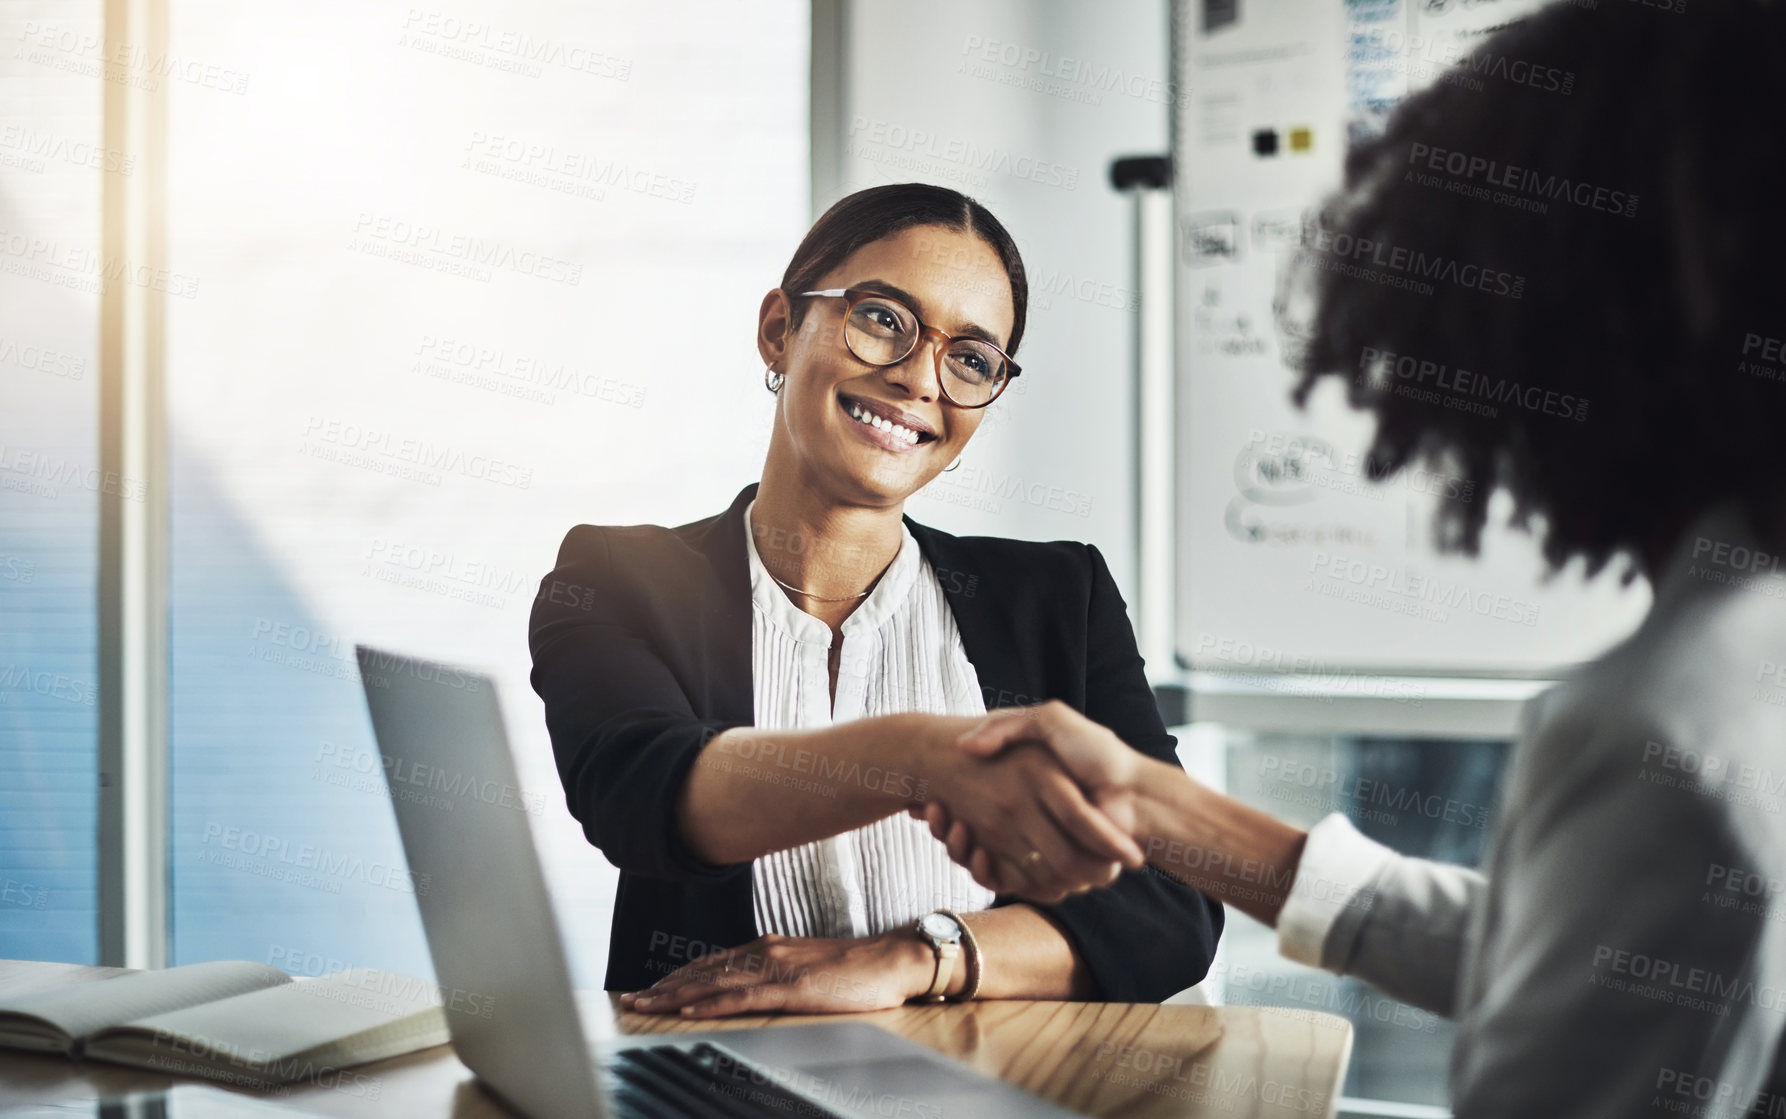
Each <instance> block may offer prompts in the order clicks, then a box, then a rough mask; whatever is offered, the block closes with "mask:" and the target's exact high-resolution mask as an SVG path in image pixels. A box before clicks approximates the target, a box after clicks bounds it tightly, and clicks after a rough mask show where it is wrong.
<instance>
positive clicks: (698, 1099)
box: [607, 1042, 845, 1119]
mask: <svg viewBox="0 0 1786 1119" xmlns="http://www.w3.org/2000/svg"><path fill="white" fill-rule="evenodd" d="M607 1056H608V1062H607V1072H608V1087H609V1090H610V1092H611V1095H610V1097H609V1098H610V1099H612V1100H613V1102H614V1104H615V1107H616V1110H617V1111H618V1112H619V1114H620V1115H622V1116H624V1117H625V1119H691V1117H699V1119H707V1117H708V1116H720V1117H722V1119H791V1117H806V1119H845V1117H844V1116H842V1115H841V1114H839V1113H838V1112H835V1111H832V1110H831V1109H830V1108H827V1107H824V1106H822V1105H820V1104H817V1103H814V1102H813V1101H811V1100H809V1099H807V1098H806V1097H805V1096H802V1095H799V1094H798V1093H795V1092H792V1091H789V1090H788V1089H787V1088H784V1087H782V1086H781V1085H780V1084H778V1083H776V1080H775V1077H773V1076H771V1075H770V1074H769V1073H767V1072H765V1071H764V1070H762V1069H761V1068H759V1067H757V1066H755V1065H752V1064H750V1063H749V1062H747V1061H745V1060H744V1059H742V1058H741V1057H739V1056H737V1055H736V1054H733V1053H728V1052H726V1051H725V1050H723V1049H720V1048H719V1047H718V1046H715V1045H710V1044H708V1043H706V1042H699V1043H697V1044H695V1045H692V1046H689V1047H688V1048H682V1047H680V1046H676V1045H652V1046H641V1047H638V1048H634V1049H617V1050H611V1051H610V1052H609V1053H608V1055H607Z"/></svg>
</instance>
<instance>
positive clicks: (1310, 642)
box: [1173, 0, 1649, 677]
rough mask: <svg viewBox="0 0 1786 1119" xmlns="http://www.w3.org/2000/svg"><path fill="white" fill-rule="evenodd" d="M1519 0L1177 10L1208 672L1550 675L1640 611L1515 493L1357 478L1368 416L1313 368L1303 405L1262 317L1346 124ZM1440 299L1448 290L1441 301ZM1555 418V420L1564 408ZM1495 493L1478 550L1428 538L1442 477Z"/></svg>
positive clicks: (1421, 478)
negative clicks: (1529, 520)
mask: <svg viewBox="0 0 1786 1119" xmlns="http://www.w3.org/2000/svg"><path fill="white" fill-rule="evenodd" d="M1535 6H1536V5H1535V4H1533V3H1530V2H1529V0H1264V2H1261V0H1197V2H1188V0H1187V2H1184V3H1182V4H1181V7H1180V8H1179V9H1178V11H1177V12H1176V18H1177V20H1178V33H1177V35H1176V36H1175V42H1176V45H1175V52H1176V54H1177V57H1176V58H1175V59H1174V65H1175V67H1176V70H1175V80H1176V83H1177V84H1176V86H1175V88H1176V89H1177V90H1180V91H1183V92H1182V94H1181V95H1180V96H1179V97H1177V98H1176V99H1175V108H1176V112H1175V122H1174V135H1173V145H1174V161H1175V164H1176V171H1177V177H1176V181H1175V184H1174V190H1175V198H1174V206H1175V212H1176V226H1177V228H1176V241H1177V253H1176V257H1177V265H1176V269H1175V275H1174V282H1175V289H1176V295H1175V298H1176V301H1177V311H1178V314H1177V337H1176V343H1175V344H1176V351H1177V352H1176V366H1177V367H1176V378H1177V380H1176V405H1175V407H1176V409H1177V419H1178V424H1177V446H1176V449H1175V454H1176V456H1177V467H1178V468H1177V474H1176V481H1177V494H1176V499H1175V501H1176V506H1177V516H1176V522H1177V523H1176V551H1177V571H1178V588H1177V599H1176V626H1175V629H1176V635H1175V636H1176V642H1177V652H1178V656H1179V659H1180V661H1181V662H1182V663H1183V664H1185V665H1186V666H1187V667H1190V668H1193V669H1197V670H1205V671H1246V672H1259V671H1294V672H1308V673H1331V672H1336V671H1344V672H1373V673H1385V674H1400V673H1446V674H1464V675H1481V676H1502V675H1507V676H1535V677H1545V676H1549V675H1552V674H1554V673H1555V672H1556V671H1558V670H1559V669H1561V668H1563V667H1566V666H1568V665H1571V664H1576V663H1579V662H1581V661H1584V660H1587V659H1589V658H1591V657H1593V656H1594V655H1596V654H1597V653H1598V652H1600V651H1601V650H1602V649H1604V648H1605V647H1606V646H1608V645H1610V644H1612V643H1613V642H1615V641H1617V640H1618V639H1619V638H1620V637H1622V636H1624V635H1625V634H1627V633H1628V632H1629V631H1630V630H1631V629H1632V628H1633V627H1634V626H1635V625H1636V623H1637V621H1638V620H1639V619H1640V618H1641V616H1642V614H1643V612H1644V611H1645V610H1646V609H1647V607H1648V605H1649V592H1648V588H1647V586H1646V585H1645V584H1644V583H1642V582H1641V581H1637V582H1634V583H1633V584H1631V585H1630V586H1628V587H1625V586H1621V585H1620V580H1619V573H1620V571H1621V570H1622V565H1621V564H1620V563H1619V562H1618V561H1615V562H1614V563H1613V564H1612V565H1610V566H1609V568H1608V569H1607V570H1606V571H1603V572H1602V573H1601V575H1600V576H1599V577H1597V578H1596V579H1595V580H1594V581H1592V582H1588V581H1586V580H1584V579H1583V577H1582V571H1581V568H1580V565H1579V564H1577V565H1575V566H1572V567H1571V568H1567V569H1565V570H1564V571H1563V572H1561V573H1559V574H1558V575H1556V576H1554V577H1550V578H1546V576H1545V567H1544V564H1543V562H1542V559H1541V556H1540V555H1539V551H1538V545H1537V540H1536V539H1535V538H1534V537H1532V536H1530V535H1528V534H1527V533H1525V532H1523V531H1515V530H1512V529H1509V528H1507V527H1506V519H1507V511H1508V508H1509V507H1510V505H1511V502H1510V501H1509V500H1508V499H1507V498H1506V495H1505V494H1491V493H1488V492H1486V489H1487V487H1486V485H1485V484H1482V483H1478V482H1477V481H1475V480H1473V479H1468V478H1460V477H1450V476H1445V475H1442V474H1439V473H1435V472H1433V471H1429V470H1425V469H1420V470H1413V471H1404V472H1403V474H1402V475H1400V476H1398V477H1397V478H1395V479H1393V480H1392V481H1389V482H1387V483H1383V484H1373V483H1371V482H1369V481H1368V480H1367V479H1366V477H1365V471H1364V451H1365V449H1366V448H1367V447H1368V446H1369V443H1370V437H1371V433H1372V430H1373V425H1374V420H1373V419H1371V417H1370V416H1369V415H1368V414H1365V413H1360V412H1354V411H1352V410H1351V409H1350V408H1348V407H1347V406H1346V404H1345V400H1344V387H1343V385H1341V384H1340V383H1339V381H1340V379H1339V378H1327V379H1326V380H1325V383H1324V384H1323V385H1322V387H1321V389H1320V390H1319V391H1318V392H1317V393H1316V394H1315V395H1314V396H1313V397H1312V398H1311V399H1310V402H1309V407H1308V409H1307V411H1302V410H1298V409H1297V408H1296V407H1295V406H1294V405H1293V404H1292V403H1291V402H1290V399H1289V390H1290V388H1291V386H1292V384H1293V381H1294V378H1293V374H1292V373H1291V372H1290V370H1289V369H1288V368H1287V366H1286V364H1285V361H1284V358H1283V353H1282V349H1283V346H1284V344H1285V340H1284V339H1283V338H1281V337H1280V336H1279V327H1278V326H1277V324H1276V323H1275V322H1274V317H1273V311H1272V306H1273V297H1274V295H1276V294H1277V289H1278V283H1279V280H1280V276H1281V272H1282V266H1283V264H1284V263H1285V262H1286V261H1287V260H1288V258H1289V255H1290V253H1291V252H1292V251H1293V249H1294V247H1295V245H1296V244H1297V241H1298V238H1299V231H1300V230H1301V228H1302V226H1301V223H1302V221H1303V217H1304V214H1305V213H1306V212H1307V211H1308V210H1309V209H1310V208H1312V207H1313V206H1314V205H1315V204H1317V203H1318V202H1319V201H1320V199H1321V198H1322V197H1323V196H1325V195H1326V194H1327V193H1328V192H1330V191H1331V190H1332V189H1333V188H1335V187H1336V186H1337V185H1338V184H1339V182H1340V178H1341V169H1342V161H1343V157H1344V151H1345V145H1346V143H1347V140H1348V137H1349V136H1352V135H1366V134H1371V133H1374V132H1376V131H1379V130H1380V129H1381V124H1382V120H1383V118H1384V116H1385V115H1386V114H1387V112H1388V111H1389V109H1390V108H1391V107H1392V106H1393V105H1394V104H1395V103H1396V102H1397V101H1399V100H1400V99H1401V98H1403V97H1405V96H1406V95H1407V93H1408V92H1409V91H1410V90H1411V89H1413V90H1417V89H1419V88H1421V87H1422V86H1423V85H1424V84H1426V83H1428V82H1430V81H1432V80H1434V79H1435V78H1436V77H1439V76H1441V75H1442V74H1444V73H1445V71H1446V68H1447V65H1448V63H1449V62H1450V61H1452V60H1455V59H1456V58H1458V57H1459V56H1460V55H1461V54H1462V53H1463V52H1465V51H1467V50H1468V49H1469V46H1470V44H1471V43H1472V42H1473V41H1475V40H1476V39H1477V38H1479V37H1480V36H1482V35H1484V34H1487V33H1488V32H1489V31H1490V30H1491V29H1492V28H1493V27H1495V26H1497V25H1500V24H1503V23H1505V22H1507V21H1509V20H1513V19H1517V18H1519V17H1520V16H1521V15H1522V14H1523V13H1524V12H1527V11H1529V10H1531V9H1532V8H1533V7H1535ZM1441 297H1442V296H1441ZM1559 422H1569V421H1562V420H1560V421H1559ZM1447 491H1449V492H1455V493H1460V494H1467V495H1469V496H1470V498H1471V500H1476V501H1487V502H1489V505H1488V509H1489V525H1488V527H1487V528H1486V529H1485V530H1484V534H1483V541H1482V553H1481V555H1480V556H1478V557H1476V558H1474V559H1471V558H1469V557H1463V556H1445V555H1440V554H1439V553H1438V552H1437V551H1436V549H1434V548H1433V547H1432V544H1431V541H1432V530H1431V510H1432V507H1433V503H1434V502H1435V501H1436V500H1437V498H1436V495H1437V494H1440V493H1442V492H1447Z"/></svg>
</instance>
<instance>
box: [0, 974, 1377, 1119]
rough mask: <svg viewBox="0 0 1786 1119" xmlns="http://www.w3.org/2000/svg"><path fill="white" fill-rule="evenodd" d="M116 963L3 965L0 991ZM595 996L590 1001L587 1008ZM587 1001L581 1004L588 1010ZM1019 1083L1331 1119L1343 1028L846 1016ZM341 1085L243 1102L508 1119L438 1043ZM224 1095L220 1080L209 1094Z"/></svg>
mask: <svg viewBox="0 0 1786 1119" xmlns="http://www.w3.org/2000/svg"><path fill="white" fill-rule="evenodd" d="M115 973H116V969H111V968H98V967H82V966H79V965H74V964H44V963H27V962H22V961H8V960H0V995H3V994H6V993H9V992H13V991H19V990H24V989H26V988H28V987H35V986H39V985H41V984H43V983H46V982H54V981H57V980H66V979H74V978H93V979H97V978H101V977H104V976H107V975H112V974H115ZM605 1001H606V1004H607V1007H608V1011H609V1017H608V1020H607V1021H606V1022H605V1023H604V1022H603V1021H602V1019H601V1016H600V1015H599V1013H598V1014H596V1015H594V1016H593V1017H594V1018H595V1021H594V1023H593V1024H592V1033H593V1034H594V1035H595V1036H597V1037H599V1036H603V1035H612V1034H615V1033H624V1034H631V1033H671V1032H686V1031H694V1030H711V1029H722V1030H723V1029H750V1028H753V1027H758V1026H769V1027H774V1026H777V1025H789V1024H793V1023H797V1022H817V1021H834V1020H836V1019H834V1018H831V1017H772V1016H765V1017H751V1018H730V1019H722V1020H719V1021H713V1022H684V1021H682V1020H680V1019H675V1018H659V1017H655V1016H653V1015H648V1014H631V1013H627V1012H625V1011H622V1010H621V1009H620V1006H619V1002H618V998H617V996H607V997H606V1000H605ZM602 1002H603V997H602V996H601V995H599V994H597V995H596V996H594V1000H593V1005H594V1006H595V1007H596V1008H597V1009H598V1010H599V1008H600V1006H601V1005H602ZM590 1005H591V1000H589V999H585V1000H584V1006H585V1009H586V1010H587V1008H588V1007H589V1006H590ZM854 1017H857V1018H859V1019H860V1020H862V1021H866V1022H872V1023H873V1024H875V1025H877V1026H880V1027H881V1028H882V1029H886V1030H890V1031H892V1032H893V1033H896V1034H902V1035H904V1036H905V1037H908V1038H911V1039H912V1040H913V1041H916V1042H919V1043H921V1044H923V1045H927V1046H929V1047H930V1048H932V1049H935V1050H937V1051H938V1052H940V1053H944V1054H947V1055H948V1056H951V1057H954V1058H956V1059H958V1060H960V1061H963V1062H965V1063H966V1064H968V1065H971V1066H972V1067H973V1068H975V1069H978V1070H979V1071H981V1072H984V1073H986V1074H988V1075H991V1076H996V1077H998V1078H1000V1079H1002V1080H1006V1081H1009V1082H1010V1083H1012V1084H1016V1085H1019V1086H1021V1087H1023V1088H1025V1089H1028V1090H1029V1091H1031V1092H1034V1093H1036V1094H1037V1095H1039V1096H1045V1097H1047V1098H1048V1099H1051V1100H1054V1101H1056V1102H1058V1103H1060V1104H1061V1105H1063V1106H1065V1107H1067V1108H1070V1109H1072V1110H1074V1111H1080V1112H1084V1113H1086V1114H1089V1115H1097V1116H1121V1117H1122V1119H1165V1117H1167V1116H1172V1117H1175V1119H1177V1117H1191V1116H1196V1117H1205V1116H1212V1117H1213V1116H1220V1117H1222V1119H1264V1117H1268V1116H1269V1117H1291V1116H1294V1117H1296V1119H1310V1117H1313V1116H1331V1115H1332V1114H1333V1113H1334V1109H1335V1106H1336V1105H1337V1103H1338V1100H1339V1091H1340V1085H1341V1082H1342V1080H1343V1079H1344V1077H1345V1071H1346V1061H1347V1059H1348V1058H1349V1057H1350V1056H1351V1051H1352V1026H1351V1024H1350V1023H1349V1022H1347V1021H1346V1020H1345V1019H1343V1018H1338V1017H1335V1016H1334V1015H1331V1014H1318V1013H1314V1012H1311V1011H1303V1010H1288V1009H1277V1008H1270V1007H1251V1006H1226V1007H1208V1006H1157V1005H1153V1004H1150V1003H1073V1002H976V1003H966V1004H945V1005H942V1006H913V1007H904V1008H901V1009H898V1010H882V1011H876V1012H874V1013H870V1014H862V1015H855V1016H854ZM355 1071H356V1072H357V1073H358V1074H359V1075H357V1076H355V1077H352V1078H351V1084H349V1083H346V1082H344V1083H343V1084H342V1086H340V1087H326V1088H325V1087H319V1086H316V1085H305V1084H293V1085H289V1086H287V1087H286V1088H283V1089H276V1090H273V1091H271V1092H251V1093H245V1094H248V1095H252V1096H254V1097H256V1098H259V1099H263V1100H266V1101H267V1102H270V1103H278V1104H284V1105H289V1106H292V1107H296V1108H302V1109H304V1110H306V1111H311V1112H316V1113H319V1114H324V1115H334V1116H342V1117H344V1119H360V1117H363V1116H388V1115H399V1116H429V1115H440V1116H447V1115H450V1116H452V1117H453V1119H510V1113H509V1112H507V1111H505V1110H504V1109H503V1108H502V1107H500V1106H499V1105H498V1104H497V1103H496V1102H495V1101H494V1100H492V1099H491V1098H490V1097H489V1096H487V1095H485V1094H484V1093H483V1092H482V1091H480V1090H479V1089H478V1088H477V1087H476V1085H475V1083H474V1082H473V1078H472V1075H471V1072H470V1071H469V1070H468V1069H466V1067H465V1066H464V1065H462V1064H460V1063H459V1060H458V1058H457V1057H455V1056H454V1055H453V1051H452V1049H451V1048H449V1047H447V1046H444V1045H443V1046H439V1047H437V1048H434V1049H429V1050H426V1051H424V1052H421V1053H412V1054H410V1055H409V1056H407V1057H397V1058H394V1059H392V1060H388V1061H380V1062H378V1063H377V1064H372V1065H365V1066H362V1067H361V1068H359V1069H357V1070H355ZM182 1083H205V1082H204V1081H195V1080H189V1079H186V1078H182V1077H170V1076H165V1075H159V1074H156V1073H151V1072H142V1071H137V1070H135V1069H129V1068H123V1067H120V1066H116V1065H106V1064H102V1063H100V1062H97V1061H68V1060H64V1059H62V1058H60V1057H51V1056H39V1055H35V1054H29V1053H17V1052H11V1051H7V1050H0V1107H9V1106H19V1105H22V1104H42V1103H71V1102H75V1101H80V1100H88V1099H94V1098H97V1097H100V1096H106V1095H116V1094H122V1093H125V1092H137V1091H148V1090H153V1089H157V1088H166V1087H170V1086H172V1085H175V1084H182ZM218 1087H221V1086H218Z"/></svg>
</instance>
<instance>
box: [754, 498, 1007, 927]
mask: <svg viewBox="0 0 1786 1119" xmlns="http://www.w3.org/2000/svg"><path fill="white" fill-rule="evenodd" d="M755 504H756V503H755V502H754V501H753V502H752V503H751V505H750V506H747V507H746V508H745V510H744V524H745V532H744V539H745V541H746V547H747V549H748V550H749V553H750V596H751V604H752V610H751V669H752V673H753V676H754V681H755V692H754V699H755V716H756V725H757V726H758V727H760V728H765V729H786V730H799V729H805V728H809V727H822V726H829V725H831V724H832V723H847V722H851V721H853V720H856V719H863V718H868V717H870V716H873V715H891V714H896V713H900V712H908V711H921V712H927V713H931V714H938V715H980V714H984V713H985V710H986V705H985V701H984V700H983V699H982V698H981V695H980V681H979V676H978V675H977V674H976V673H975V672H974V666H973V664H972V662H970V661H969V660H968V659H967V650H966V649H965V648H964V647H963V646H962V643H961V633H960V631H959V630H957V629H956V628H955V616H954V614H953V613H951V612H950V610H949V603H948V600H947V599H946V598H945V597H944V596H943V588H942V584H941V583H940V582H939V581H938V580H937V577H936V573H935V572H934V571H933V570H931V567H930V563H929V561H928V560H926V559H925V558H924V556H923V553H922V552H921V551H919V549H918V542H917V540H916V539H915V538H914V537H913V536H912V534H911V532H910V531H909V530H907V529H905V528H904V526H903V525H902V526H901V532H902V533H903V535H904V539H903V540H902V542H901V544H900V547H899V554H898V555H897V556H895V557H894V559H893V563H892V565H891V566H889V567H888V568H887V571H886V573H885V574H884V575H882V576H881V580H880V582H879V583H877V584H875V587H874V590H873V591H872V592H871V593H870V594H869V595H868V597H867V598H865V599H863V600H862V604H861V605H860V606H858V607H856V609H855V611H854V612H853V613H852V614H851V615H850V616H849V617H848V618H846V619H844V622H843V625H842V626H841V627H840V628H841V629H842V630H843V648H842V650H841V651H840V654H839V659H838V671H837V698H836V701H835V704H833V703H832V702H831V699H830V673H829V669H828V664H829V658H830V651H831V628H830V627H829V626H827V625H826V624H825V623H824V622H823V621H821V620H819V619H818V618H815V617H813V616H812V615H811V614H808V613H806V612H805V611H803V610H801V609H800V608H799V607H797V606H795V605H794V603H793V602H792V601H791V600H790V599H789V597H788V595H787V593H786V592H784V591H783V590H782V589H781V587H780V586H779V585H777V584H776V582H775V580H774V579H773V578H771V577H770V575H769V572H768V570H767V569H766V568H765V567H764V566H763V560H762V557H761V556H760V555H758V553H757V546H756V538H755V534H754V533H752V532H751V531H750V513H751V509H752V508H753V507H754V506H755ZM751 883H752V886H753V895H754V902H755V910H756V923H757V932H758V933H759V934H762V933H780V934H783V935H785V936H821V937H859V936H872V935H873V934H875V933H880V932H885V931H886V930H888V929H891V928H897V927H899V926H900V925H903V924H907V923H910V922H912V921H915V920H917V919H918V918H919V917H922V916H923V915H924V914H926V913H929V912H930V911H932V910H934V909H939V908H947V909H954V910H957V911H959V912H973V911H976V910H981V909H985V908H987V907H988V906H990V905H991V904H992V901H993V895H992V893H991V891H989V890H986V889H985V888H983V887H982V886H980V885H979V884H978V883H976V882H975V881H974V880H973V876H972V875H970V874H968V872H967V871H966V870H964V869H962V868H961V867H959V866H957V865H955V863H953V862H952V861H950V859H949V852H948V849H947V848H945V847H944V846H943V844H942V843H940V842H938V841H937V840H936V838H935V837H933V836H932V835H931V834H930V829H929V827H928V826H927V825H925V824H923V823H920V822H919V821H917V820H914V819H912V818H911V817H910V816H907V815H906V814H905V813H903V812H901V813H898V814H897V815H893V816H889V817H887V818H886V819H883V820H878V821H876V822H875V823H872V824H869V825H868V826H867V827H862V828H857V829H856V830H855V831H851V832H845V833H844V834H842V835H838V836H833V837H831V838H830V839H822V840H819V841H817V842H815V843H808V844H805V845H804V846H801V847H795V848H792V849H790V850H786V851H778V852H776V853H774V854H772V855H765V856H764V857H762V858H760V859H757V860H756V861H755V862H754V863H753V864H752V865H751Z"/></svg>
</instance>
